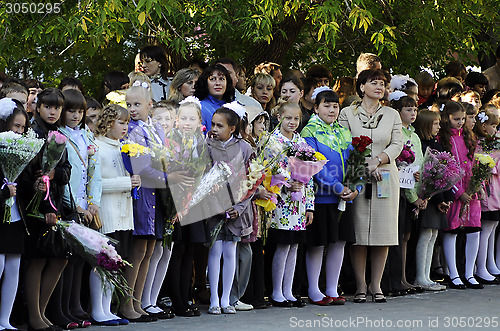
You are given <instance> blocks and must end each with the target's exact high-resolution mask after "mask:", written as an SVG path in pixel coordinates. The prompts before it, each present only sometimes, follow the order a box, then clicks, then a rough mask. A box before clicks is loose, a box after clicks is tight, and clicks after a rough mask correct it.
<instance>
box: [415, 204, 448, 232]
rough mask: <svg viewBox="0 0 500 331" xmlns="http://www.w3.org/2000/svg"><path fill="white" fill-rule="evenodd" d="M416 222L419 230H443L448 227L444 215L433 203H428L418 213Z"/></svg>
mask: <svg viewBox="0 0 500 331" xmlns="http://www.w3.org/2000/svg"><path fill="white" fill-rule="evenodd" d="M418 220H419V221H420V227H421V228H430V229H438V230H444V229H446V228H447V227H448V220H447V219H446V214H445V213H442V212H440V211H439V209H438V208H437V205H436V204H434V203H429V204H428V205H427V208H426V209H424V210H420V211H419V213H418Z"/></svg>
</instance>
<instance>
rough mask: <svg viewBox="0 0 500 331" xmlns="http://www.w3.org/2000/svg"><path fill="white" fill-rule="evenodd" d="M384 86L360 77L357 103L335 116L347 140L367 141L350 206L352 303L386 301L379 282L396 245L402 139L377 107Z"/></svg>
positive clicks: (373, 77)
mask: <svg viewBox="0 0 500 331" xmlns="http://www.w3.org/2000/svg"><path fill="white" fill-rule="evenodd" d="M386 84H387V81H386V78H385V76H384V72H383V71H381V70H373V69H372V70H365V71H362V72H361V73H360V74H359V76H358V81H357V82H356V89H357V92H358V94H359V96H360V97H361V98H362V100H361V102H358V103H356V104H353V105H351V106H349V107H347V108H344V109H343V110H342V111H341V113H340V115H339V123H340V124H341V125H342V126H344V127H346V128H348V129H349V130H350V131H351V134H352V136H353V137H358V136H361V135H364V136H368V137H370V138H371V139H372V140H373V143H372V145H371V146H369V148H371V150H372V152H371V157H368V158H367V160H366V162H367V173H368V174H369V176H370V177H369V183H368V184H366V185H365V188H364V192H363V193H364V194H360V195H359V197H358V198H357V199H356V200H355V202H354V206H353V207H354V227H355V232H356V244H355V245H353V246H352V247H351V260H352V264H353V269H354V274H355V277H356V285H357V291H356V295H355V296H354V302H357V303H361V302H365V301H366V293H367V291H368V292H369V293H371V294H372V300H373V301H375V302H385V301H386V298H385V297H384V295H383V293H382V290H381V288H380V281H381V279H382V272H383V270H384V267H385V261H386V258H387V252H388V246H392V245H398V208H399V174H398V169H397V167H396V163H395V159H396V158H397V157H398V156H399V154H400V153H401V150H402V149H403V135H402V129H401V119H400V117H399V114H398V112H397V111H395V110H394V109H392V108H389V107H384V106H382V105H381V104H380V102H379V100H380V99H382V97H383V96H384V92H385V87H386ZM383 179H384V180H383ZM380 190H382V191H384V192H382V196H379V194H378V193H380V192H378V191H380ZM368 246H370V247H371V248H370V249H371V283H370V286H368V287H367V285H366V280H365V272H366V256H367V247H368Z"/></svg>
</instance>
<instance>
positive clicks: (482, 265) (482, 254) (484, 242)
mask: <svg viewBox="0 0 500 331" xmlns="http://www.w3.org/2000/svg"><path fill="white" fill-rule="evenodd" d="M494 223H496V222H492V221H484V220H483V221H481V229H482V230H481V232H480V235H479V251H478V252H477V260H476V267H477V270H476V275H478V276H479V277H481V278H483V279H486V280H494V279H495V277H494V276H492V275H491V274H490V273H489V272H488V270H487V269H486V260H487V257H488V244H489V241H490V237H491V235H492V231H493V228H494Z"/></svg>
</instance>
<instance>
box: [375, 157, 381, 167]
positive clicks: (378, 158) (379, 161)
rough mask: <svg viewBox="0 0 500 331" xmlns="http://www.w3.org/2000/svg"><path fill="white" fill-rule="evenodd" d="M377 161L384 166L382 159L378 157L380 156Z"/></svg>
mask: <svg viewBox="0 0 500 331" xmlns="http://www.w3.org/2000/svg"><path fill="white" fill-rule="evenodd" d="M376 159H377V160H378V163H379V165H381V164H382V159H381V158H380V157H378V156H377V157H376Z"/></svg>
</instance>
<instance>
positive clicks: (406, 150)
mask: <svg viewBox="0 0 500 331" xmlns="http://www.w3.org/2000/svg"><path fill="white" fill-rule="evenodd" d="M412 147H413V144H412V143H411V142H410V141H409V140H408V141H407V142H406V144H404V146H403V150H402V151H401V154H399V156H398V157H397V158H396V166H397V167H398V169H403V168H406V167H408V166H409V165H410V164H412V163H413V162H415V152H414V151H413V150H412V149H411V148H412Z"/></svg>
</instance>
